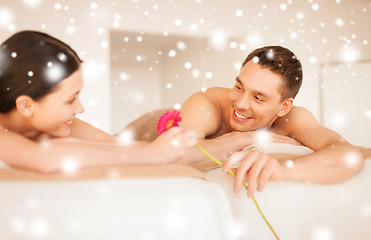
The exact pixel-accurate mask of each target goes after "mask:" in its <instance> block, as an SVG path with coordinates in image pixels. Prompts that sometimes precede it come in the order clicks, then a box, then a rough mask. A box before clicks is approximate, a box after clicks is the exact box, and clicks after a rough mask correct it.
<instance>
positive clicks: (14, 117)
mask: <svg viewBox="0 0 371 240" xmlns="http://www.w3.org/2000/svg"><path fill="white" fill-rule="evenodd" d="M0 125H1V126H2V127H3V128H4V129H5V130H6V131H11V132H15V133H18V134H20V135H22V136H24V137H26V138H29V139H32V140H35V139H37V138H39V137H40V135H42V133H41V132H39V131H38V130H36V129H34V128H33V127H32V125H31V124H30V123H29V119H28V118H26V117H24V116H22V115H20V114H19V113H18V112H16V111H11V112H10V113H7V114H0Z"/></svg>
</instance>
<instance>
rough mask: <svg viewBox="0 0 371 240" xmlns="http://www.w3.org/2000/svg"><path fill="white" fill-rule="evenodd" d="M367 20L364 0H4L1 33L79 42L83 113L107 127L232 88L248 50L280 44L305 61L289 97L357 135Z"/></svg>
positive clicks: (365, 84) (370, 33)
mask: <svg viewBox="0 0 371 240" xmlns="http://www.w3.org/2000/svg"><path fill="white" fill-rule="evenodd" d="M370 24H371V1H369V0H300V1H293V0H267V1H252V0H234V1H227V0H189V1H181V0H146V1H144V0H116V1H108V0H93V1H87V0H80V1H74V0H48V1H47V0H1V1H0V40H1V42H2V41H4V40H5V39H6V38H7V37H9V36H10V35H11V34H13V33H15V32H16V31H19V30H23V29H34V30H40V31H44V32H47V33H49V34H52V35H54V36H55V37H57V38H60V39H61V40H63V41H65V42H67V43H69V44H70V45H71V46H72V47H73V48H74V49H75V50H77V52H78V53H79V55H80V56H81V57H82V58H83V59H84V66H83V68H84V78H85V86H84V89H83V91H82V93H81V100H82V103H83V104H84V106H85V108H86V111H85V113H83V114H82V115H81V116H80V118H82V119H84V120H86V121H88V122H90V123H91V124H93V125H95V126H97V127H99V128H101V129H103V130H105V131H107V132H110V133H115V132H116V131H117V130H118V129H120V128H122V127H123V126H125V125H126V124H127V123H129V122H130V121H131V120H133V119H135V118H136V117H138V116H140V115H141V114H142V113H144V112H147V111H150V110H153V109H157V108H162V107H175V108H176V107H179V106H180V104H181V103H182V102H183V101H184V100H185V99H186V97H187V96H189V95H190V94H192V93H194V92H196V91H201V90H204V89H205V88H208V87H213V86H223V87H232V86H233V84H234V79H235V77H236V76H237V75H238V72H239V68H240V64H241V63H242V61H243V60H244V58H245V57H246V56H247V54H248V53H249V52H251V51H252V50H253V49H255V48H257V47H261V46H264V45H282V46H285V47H287V48H289V49H291V50H292V51H293V52H294V53H295V54H296V55H297V56H298V58H299V59H300V60H301V61H302V64H303V68H304V82H303V86H302V89H301V90H300V92H299V94H298V96H297V98H296V100H295V104H296V105H299V106H303V107H306V108H308V109H309V110H310V111H312V113H313V114H314V115H315V116H316V118H317V119H318V120H321V121H322V123H324V124H325V125H326V126H329V127H331V128H335V129H336V130H338V131H340V132H341V133H342V134H343V135H344V136H345V137H346V138H348V140H351V141H353V139H356V138H357V136H359V135H365V133H366V132H367V131H368V133H371V127H370V126H371V124H370V123H371V98H370V91H371V79H370V71H369V70H368V69H370V66H371V64H369V60H370V59H371V48H370V44H371V28H370V26H369V25H370ZM339 86H341V87H339ZM350 86H352V87H350ZM334 105H335V107H336V108H337V110H336V111H334V112H333V111H332V109H334ZM345 106H346V107H345ZM356 108H357V109H359V111H356V112H352V111H353V110H354V109H356ZM358 121H359V123H358ZM352 132H353V133H352ZM351 133H352V134H353V135H354V136H350V134H351ZM349 138H350V139H349ZM367 141H370V140H367V138H364V140H362V141H360V142H357V144H368V145H369V146H370V145H371V142H367Z"/></svg>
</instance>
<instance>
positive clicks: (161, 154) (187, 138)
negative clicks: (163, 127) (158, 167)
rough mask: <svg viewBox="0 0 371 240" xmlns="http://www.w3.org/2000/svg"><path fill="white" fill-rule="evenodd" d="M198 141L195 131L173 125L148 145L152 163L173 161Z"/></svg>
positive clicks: (182, 155)
mask: <svg viewBox="0 0 371 240" xmlns="http://www.w3.org/2000/svg"><path fill="white" fill-rule="evenodd" d="M196 143H197V141H196V138H195V133H194V132H193V131H191V130H185V129H182V128H180V127H172V128H170V129H169V130H168V131H166V132H164V133H163V134H161V135H160V136H159V137H158V138H156V139H155V140H154V141H153V142H151V143H150V144H148V145H147V147H148V149H146V151H149V157H150V158H151V160H150V162H151V163H152V164H166V163H172V162H174V161H176V160H178V159H180V158H182V157H184V155H185V154H186V151H187V149H189V148H191V147H194V146H195V145H196Z"/></svg>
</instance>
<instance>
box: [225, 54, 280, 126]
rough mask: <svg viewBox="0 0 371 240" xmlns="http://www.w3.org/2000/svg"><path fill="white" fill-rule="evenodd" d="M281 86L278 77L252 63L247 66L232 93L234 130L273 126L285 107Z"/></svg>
mask: <svg viewBox="0 0 371 240" xmlns="http://www.w3.org/2000/svg"><path fill="white" fill-rule="evenodd" d="M281 86H282V79H281V77H280V76H279V75H278V74H276V73H273V72H271V71H270V70H269V69H265V68H262V67H261V66H260V65H259V64H258V63H254V62H253V61H249V62H248V63H246V64H245V66H244V67H243V68H242V70H241V72H240V74H239V76H238V77H237V78H236V84H235V85H234V87H233V88H232V90H231V92H230V94H229V99H230V103H231V105H230V106H231V107H230V119H229V122H230V127H231V128H232V129H231V130H232V131H233V130H234V131H250V130H255V129H258V128H264V127H270V126H271V125H272V123H273V122H274V121H275V120H276V119H277V117H278V116H279V113H280V111H281V108H282V104H283V103H282V101H281V93H280V89H281Z"/></svg>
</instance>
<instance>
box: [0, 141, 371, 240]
mask: <svg viewBox="0 0 371 240" xmlns="http://www.w3.org/2000/svg"><path fill="white" fill-rule="evenodd" d="M253 147H254V148H259V149H260V150H261V151H263V152H267V153H272V152H286V153H295V154H310V152H311V150H310V149H307V148H305V147H297V146H292V145H286V144H280V143H276V144H273V143H272V144H266V145H264V146H263V145H261V146H253ZM370 162H371V161H368V160H366V165H365V168H364V169H363V170H362V171H361V172H360V173H359V174H358V175H356V176H355V177H353V178H352V179H350V180H348V181H347V182H344V183H341V184H336V185H317V184H312V183H308V182H304V183H303V182H290V181H282V182H268V183H267V185H266V187H265V188H264V190H263V191H262V192H259V193H256V194H255V199H256V200H257V202H258V204H259V205H260V207H261V209H262V211H263V213H264V214H265V216H266V217H267V219H268V221H269V222H270V223H271V225H272V227H273V228H274V230H275V231H276V233H277V234H278V236H279V237H280V238H281V239H285V240H290V239H292V240H297V239H300V240H305V239H308V240H335V239H336V240H351V239H352V240H353V239H357V240H362V239H365V240H366V239H370V237H371V188H370V187H369V186H368V185H369V184H370V183H371V163H370ZM232 185H233V178H232V177H230V176H227V175H226V174H224V173H223V172H222V171H221V170H220V168H215V169H212V170H210V171H208V172H206V173H203V172H201V171H199V170H196V169H194V168H191V167H187V166H181V165H161V166H142V167H106V168H97V169H85V170H81V171H80V172H78V173H74V174H48V175H40V174H36V173H31V172H25V171H21V170H16V169H10V168H8V167H7V166H6V165H5V164H2V165H1V167H0V239H1V240H8V239H11V240H16V239H22V240H24V239H53V240H59V239H63V240H65V239H86V240H88V239H89V240H95V239H110V240H116V239H125V240H129V239H133V240H134V239H135V240H136V239H138V240H139V239H143V240H150V239H151V240H152V239H153V240H155V239H156V240H157V239H158V240H167V239H169V240H170V239H171V240H173V239H177V240H178V239H192V240H198V239H200V240H201V239H202V240H204V239H205V240H206V239H208V240H218V239H227V240H233V239H236V240H237V239H238V240H241V239H275V238H274V236H273V234H272V233H271V231H270V229H269V228H268V227H267V225H266V224H265V222H264V220H263V219H262V217H261V216H260V215H259V212H258V211H257V209H256V207H255V205H254V202H253V201H252V200H251V199H249V198H247V196H246V191H245V190H244V189H243V190H242V191H241V192H240V193H239V194H236V193H234V192H233V191H232Z"/></svg>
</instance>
